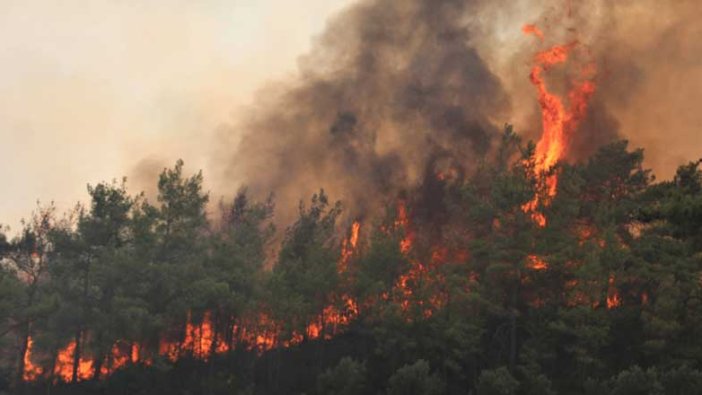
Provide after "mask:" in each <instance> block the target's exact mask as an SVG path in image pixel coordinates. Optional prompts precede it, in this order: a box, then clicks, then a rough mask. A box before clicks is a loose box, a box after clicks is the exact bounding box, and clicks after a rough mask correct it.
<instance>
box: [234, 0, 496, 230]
mask: <svg viewBox="0 0 702 395" xmlns="http://www.w3.org/2000/svg"><path fill="white" fill-rule="evenodd" d="M477 5H478V4H477V2H474V1H461V0H401V1H397V0H374V1H365V2H361V3H360V4H358V5H355V6H353V7H352V8H350V9H348V10H347V11H345V12H344V13H342V14H341V15H338V16H337V17H336V18H334V19H333V20H332V21H331V22H330V23H329V25H328V28H327V30H326V32H325V33H324V34H323V35H322V36H321V37H320V38H319V39H318V42H317V43H316V47H315V48H314V49H313V51H312V52H311V54H309V55H307V56H305V57H304V58H302V59H301V60H300V69H301V71H300V74H301V77H300V78H299V80H298V81H296V82H295V83H294V84H293V87H292V88H290V87H288V88H283V87H279V88H278V91H277V92H275V93H273V94H272V95H271V96H270V97H269V98H268V99H267V100H265V102H266V103H265V104H263V105H260V106H259V107H257V108H255V109H254V111H253V115H252V116H251V118H250V119H249V120H248V121H246V123H245V125H244V130H245V133H244V136H243V138H242V140H241V143H240V145H239V148H238V150H237V151H236V153H235V154H234V155H233V156H232V157H231V165H230V167H229V168H228V170H229V172H230V175H233V176H241V175H243V177H244V179H245V183H246V184H247V185H248V186H249V189H250V190H251V191H253V192H255V193H257V194H260V195H265V194H267V193H269V192H270V191H274V192H275V193H276V195H277V196H278V199H279V200H280V201H283V202H290V201H297V200H298V199H301V198H304V197H306V196H309V195H311V194H312V193H313V192H314V191H316V190H318V189H319V188H320V187H324V188H325V189H326V190H328V191H329V193H330V195H331V196H332V197H333V198H339V199H342V200H343V202H344V204H345V205H346V207H347V208H348V209H349V211H350V215H352V216H355V215H360V213H368V212H373V210H374V209H376V208H377V207H376V205H378V204H379V203H382V202H383V200H385V199H387V198H393V197H394V196H395V195H396V194H397V193H399V192H400V191H402V190H404V189H406V188H410V187H413V186H414V185H416V184H417V183H418V182H419V180H420V179H421V178H423V177H424V174H425V172H426V168H427V165H428V164H429V163H430V162H431V163H432V164H434V163H436V164H438V165H437V166H438V167H441V166H442V165H443V166H454V167H461V168H470V167H472V166H474V165H475V164H476V163H477V161H478V160H479V158H480V157H481V156H483V155H485V154H486V153H488V152H489V151H490V148H491V145H492V141H493V137H494V136H496V135H497V134H498V133H499V132H500V128H499V127H496V126H495V125H500V124H502V123H504V122H505V121H508V119H507V118H506V114H507V110H508V107H509V103H508V100H507V96H506V94H505V92H504V90H503V88H502V86H501V84H500V81H499V80H498V78H497V77H496V76H495V75H493V73H492V72H491V71H490V70H489V69H488V67H487V66H486V64H485V62H484V61H483V60H482V59H481V57H480V56H479V55H478V53H477V51H476V50H475V49H474V48H473V47H472V46H471V44H470V43H471V34H470V30H469V24H470V22H471V19H470V18H469V16H470V15H471V13H472V12H475V11H476V7H477ZM440 170H441V169H437V171H440ZM286 205H289V206H291V208H293V209H294V208H295V207H296V205H291V204H287V203H286ZM279 207H281V208H283V209H285V208H284V207H282V205H279ZM282 214H283V216H284V217H285V214H286V213H282Z"/></svg>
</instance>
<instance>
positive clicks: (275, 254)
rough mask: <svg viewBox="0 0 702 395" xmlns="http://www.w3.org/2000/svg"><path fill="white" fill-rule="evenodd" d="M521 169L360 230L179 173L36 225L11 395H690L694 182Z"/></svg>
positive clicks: (696, 257)
mask: <svg viewBox="0 0 702 395" xmlns="http://www.w3.org/2000/svg"><path fill="white" fill-rule="evenodd" d="M534 148H535V147H534V145H533V144H531V143H524V142H522V141H521V139H520V138H519V136H517V135H516V134H514V133H513V132H512V131H511V130H510V129H509V128H508V129H507V131H506V132H505V133H504V135H502V136H501V143H500V144H499V147H498V148H497V149H496V150H495V151H494V152H493V153H492V154H490V155H488V156H486V157H485V158H483V159H482V160H481V161H480V163H476V164H475V167H474V168H472V169H470V170H465V169H461V168H459V167H458V166H454V167H448V168H442V169H441V171H439V170H438V169H436V168H429V169H427V171H426V174H425V176H424V178H423V181H422V182H421V183H420V185H417V186H416V188H415V189H413V190H407V191H404V192H403V193H402V194H401V196H378V200H382V201H383V204H384V205H385V207H386V209H385V210H384V212H383V213H381V214H377V215H370V214H369V215H367V216H365V217H363V218H353V217H352V216H350V215H348V214H347V213H348V210H345V208H344V207H345V204H344V202H343V201H342V202H336V201H335V200H334V199H335V198H339V199H342V200H343V197H335V196H328V195H327V194H326V193H325V192H324V191H323V190H320V191H319V192H318V193H316V194H314V196H312V197H311V198H310V197H309V196H308V197H305V198H304V199H303V200H302V201H301V202H299V203H298V202H287V201H286V202H282V201H276V200H275V198H274V196H273V195H271V197H270V198H267V199H265V198H264V199H261V200H257V199H258V197H255V196H252V195H251V194H250V193H247V191H246V189H242V190H241V192H240V193H238V195H237V196H236V197H235V198H234V199H232V200H231V201H222V202H219V203H217V202H210V197H209V196H208V194H207V193H206V192H205V191H204V190H203V186H202V183H203V175H202V174H194V175H189V174H184V171H183V163H182V162H180V161H179V162H178V163H176V165H175V166H174V167H173V168H169V169H164V171H163V172H162V173H161V175H160V177H159V179H158V180H157V182H158V197H157V199H155V200H153V199H152V200H153V201H150V200H149V199H147V198H146V197H145V196H144V195H143V194H138V195H133V194H130V193H129V192H128V191H127V188H126V185H125V182H124V181H122V182H106V183H101V184H98V185H93V186H89V187H88V193H89V197H90V200H89V202H88V203H87V204H86V205H85V206H78V207H76V209H75V210H72V211H70V212H68V213H66V214H63V213H57V212H56V209H55V208H54V207H53V206H52V205H48V206H47V205H41V206H39V207H38V208H37V210H36V212H35V213H34V214H33V215H32V216H31V217H30V218H29V219H28V220H27V221H26V222H25V224H24V229H22V230H21V231H20V232H17V236H15V237H10V236H0V254H1V256H2V265H1V268H2V271H0V393H8V394H10V393H12V394H130V395H134V394H308V395H312V394H344V395H353V394H388V395H396V394H426V395H429V394H464V395H465V394H475V395H490V394H495V395H498V394H499V395H509V394H523V395H527V394H533V395H543V394H598V395H606V394H612V395H614V394H617V395H620V394H698V393H700V388H702V336H700V335H699V328H700V327H702V171H700V169H699V162H697V163H690V164H687V165H684V166H681V167H680V168H679V170H678V172H677V174H676V175H675V176H674V178H673V179H672V180H669V181H662V182H657V181H655V180H654V178H653V176H652V174H651V172H650V171H648V170H646V169H644V167H643V152H642V151H641V150H632V149H630V148H629V147H628V146H627V143H626V142H624V141H621V142H616V143H613V144H610V145H607V146H604V147H602V148H601V149H600V150H599V151H598V152H597V153H595V154H594V155H592V157H590V158H589V159H588V160H585V161H582V162H581V163H575V164H571V163H559V164H558V165H557V166H555V167H554V168H553V169H551V170H550V171H548V172H545V173H540V172H538V171H535V166H536V164H535V159H534ZM339 176H340V177H343V176H344V175H343V174H340V175H339ZM555 177H557V184H555V183H554V180H555ZM551 185H553V186H554V187H555V188H556V193H551V191H550V190H549V189H550V188H551ZM320 187H323V186H320ZM298 204H299V215H298V217H297V219H296V221H294V223H291V224H280V223H278V222H277V221H276V218H275V216H274V214H275V211H276V210H275V205H278V206H281V205H286V206H287V205H298ZM6 233H7V232H6Z"/></svg>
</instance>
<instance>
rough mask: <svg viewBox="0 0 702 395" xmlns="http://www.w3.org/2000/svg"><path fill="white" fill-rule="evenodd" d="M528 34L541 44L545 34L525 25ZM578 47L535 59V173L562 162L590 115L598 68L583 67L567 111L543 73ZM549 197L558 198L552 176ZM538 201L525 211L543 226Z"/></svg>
mask: <svg viewBox="0 0 702 395" xmlns="http://www.w3.org/2000/svg"><path fill="white" fill-rule="evenodd" d="M522 31H523V32H524V33H525V34H534V35H535V36H536V37H538V38H540V39H541V40H542V41H543V39H544V34H543V32H541V30H539V29H538V28H537V27H536V26H535V25H526V26H524V27H523V28H522ZM578 45H579V43H578V42H577V41H573V42H571V43H568V44H564V45H556V46H553V47H551V48H548V49H546V50H544V51H540V52H538V53H537V54H536V56H535V57H534V63H535V64H534V66H533V67H532V69H531V74H530V76H529V78H530V80H531V83H532V84H533V85H534V86H535V87H536V90H537V94H538V101H539V106H540V107H541V121H542V134H541V139H540V140H539V142H538V143H537V145H536V168H535V170H536V172H537V173H539V174H541V173H544V172H546V171H548V170H550V169H551V168H553V166H554V165H555V164H556V163H558V162H559V161H561V160H563V159H564V157H565V155H566V153H567V150H568V146H569V138H570V136H571V135H572V133H574V132H575V130H576V128H577V125H578V123H579V122H580V120H582V118H583V117H584V116H585V114H586V112H587V103H588V102H589V100H590V98H591V97H592V95H593V94H594V93H595V84H594V81H593V79H594V75H595V71H596V70H595V65H594V64H587V65H586V66H584V67H582V69H581V73H580V77H581V78H582V81H571V87H570V90H569V91H568V94H567V97H568V107H567V108H566V106H565V105H564V104H563V100H562V98H561V97H559V96H558V95H556V94H554V93H552V92H551V91H549V89H548V87H547V86H546V80H545V78H544V75H543V73H544V72H545V71H548V70H549V69H550V68H551V67H553V66H555V65H558V64H562V63H565V62H566V61H567V60H568V58H569V55H570V53H571V52H572V51H573V50H574V49H575V48H577V47H578ZM546 186H547V193H548V196H549V197H553V196H555V195H556V191H557V188H558V176H557V175H555V174H554V175H551V176H549V177H548V178H547V179H546ZM538 205H539V198H538V197H534V199H533V200H532V201H530V202H529V203H527V204H525V205H524V207H522V209H523V210H524V211H525V212H531V213H532V218H533V219H534V221H535V222H536V223H538V224H539V225H540V226H542V227H543V226H545V225H546V218H545V217H544V216H543V214H541V213H538V212H536V208H537V207H538Z"/></svg>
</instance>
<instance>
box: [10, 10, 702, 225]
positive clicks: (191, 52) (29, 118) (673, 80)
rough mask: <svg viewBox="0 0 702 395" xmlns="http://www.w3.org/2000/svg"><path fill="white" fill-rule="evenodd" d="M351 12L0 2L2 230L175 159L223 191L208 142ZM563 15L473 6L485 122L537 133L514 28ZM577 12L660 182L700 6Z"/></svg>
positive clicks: (606, 84) (684, 118)
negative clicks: (497, 99)
mask: <svg viewBox="0 0 702 395" xmlns="http://www.w3.org/2000/svg"><path fill="white" fill-rule="evenodd" d="M353 2H354V0H303V1H291V0H196V1H195V0H168V1H167V0H61V1H56V0H0V185H2V187H1V189H0V191H2V196H1V197H0V224H6V225H10V226H11V227H12V228H13V230H14V231H16V230H17V229H18V228H19V220H20V218H21V217H27V216H29V214H30V213H31V211H32V209H33V208H34V207H35V206H36V201H37V199H41V201H42V202H44V203H47V202H50V201H52V200H53V201H55V202H56V204H57V206H58V207H59V209H60V210H61V211H62V210H65V209H67V208H69V207H71V206H73V205H74V204H75V203H76V202H77V201H79V200H82V201H85V200H86V197H87V194H86V185H87V184H88V183H91V184H95V183H97V182H100V181H109V180H111V179H113V178H120V177H122V176H128V177H130V182H128V185H131V186H132V188H131V191H132V192H138V191H140V190H142V189H146V188H149V187H152V188H153V185H154V184H155V176H156V174H157V172H158V171H159V169H162V168H163V167H164V166H172V165H173V163H174V162H175V160H176V159H178V158H183V159H184V160H185V162H186V170H188V171H195V170H198V169H203V170H204V171H205V181H206V188H208V189H209V190H213V189H214V188H218V189H219V190H220V191H232V190H235V189H236V187H237V185H236V184H237V183H238V182H241V180H230V179H228V178H227V179H221V178H219V179H218V178H217V176H215V175H214V173H215V172H216V171H217V170H218V169H217V165H218V164H217V163H215V162H216V160H218V159H217V158H221V155H220V156H218V155H216V154H215V153H216V152H220V153H221V152H226V153H233V152H236V150H235V149H233V147H232V148H230V147H229V144H230V143H229V142H230V141H231V144H236V139H234V140H232V139H222V138H218V137H217V136H219V134H218V133H220V132H221V131H222V130H229V131H231V130H237V129H236V128H232V127H231V125H232V124H235V123H236V122H235V120H237V119H241V118H242V114H247V113H248V112H247V110H246V108H245V106H246V105H249V104H251V103H254V102H255V99H254V98H255V92H256V91H257V90H259V89H261V88H265V87H266V86H268V84H269V83H270V84H273V83H274V82H276V81H277V82H280V81H288V80H293V79H292V78H290V77H291V76H293V75H294V74H295V73H296V71H297V70H298V67H297V60H298V57H299V56H300V55H303V54H305V53H306V52H308V51H309V49H310V48H311V47H312V44H313V42H314V40H315V37H316V36H317V35H318V34H320V33H321V32H322V31H323V29H324V27H325V23H326V22H327V20H328V19H329V17H330V16H332V15H334V14H335V13H337V12H339V11H341V10H342V9H343V8H344V7H345V6H347V5H348V4H350V3H353ZM562 2H563V0H549V1H545V0H521V1H517V0H503V1H497V0H494V1H485V2H483V5H484V7H483V8H485V9H484V10H483V12H484V15H481V16H478V17H476V19H477V20H480V21H482V22H481V23H480V24H478V26H479V28H478V29H477V30H476V31H478V32H482V33H478V36H480V35H481V34H483V35H486V36H489V37H490V39H488V40H476V43H477V44H476V45H477V48H478V51H479V53H480V54H481V56H482V57H483V58H484V59H485V60H486V61H487V63H488V65H489V66H490V68H491V70H492V71H493V72H495V73H496V74H497V75H498V76H499V77H500V78H501V80H502V81H503V82H504V83H505V88H506V90H507V91H508V94H509V95H510V97H511V98H512V101H513V114H511V118H508V119H506V120H500V122H498V123H501V122H507V121H509V122H514V123H515V126H517V130H525V129H528V128H530V127H531V128H533V127H534V126H535V127H537V128H538V124H539V122H538V121H537V118H534V117H533V114H536V112H534V111H536V109H537V106H536V101H535V98H534V91H533V87H532V86H531V85H530V84H529V82H528V78H527V76H528V68H529V59H531V56H532V52H531V51H534V50H536V47H535V46H534V44H533V40H531V38H525V37H524V36H523V35H522V34H521V32H520V26H522V25H523V24H524V23H531V22H534V21H540V20H539V19H538V15H539V14H540V13H541V12H542V11H543V10H548V9H550V8H554V7H555V8H556V9H557V8H558V7H560V6H562ZM546 3H549V4H550V3H553V5H554V6H553V7H550V8H549V7H547V6H546V5H545V4H546ZM592 4H600V7H593V6H591V5H592ZM659 4H663V5H664V6H661V7H659V6H658V5H659ZM583 8H584V11H583V12H585V11H587V12H586V13H585V14H586V16H587V17H586V18H584V20H586V21H588V23H582V21H581V20H578V23H580V24H579V25H578V30H579V31H580V30H582V31H583V33H584V34H585V36H586V37H588V39H589V40H590V41H589V42H588V44H591V45H593V49H594V50H595V51H596V54H595V56H598V57H602V59H604V63H605V64H604V66H605V67H604V68H603V71H602V73H601V74H602V79H601V81H600V82H599V85H598V91H601V92H605V93H606V95H605V99H606V100H603V104H604V105H606V107H607V108H608V109H609V110H610V112H611V113H612V114H613V115H614V116H615V118H616V119H617V120H618V121H619V123H620V133H621V135H622V136H623V137H626V138H629V139H631V141H632V145H633V146H635V147H640V146H641V147H644V148H645V149H646V152H647V165H649V166H652V167H653V168H654V169H655V170H656V172H657V173H658V174H659V175H662V176H664V177H669V176H670V175H671V174H673V171H674V169H675V168H676V166H677V165H678V164H680V163H683V162H685V161H686V160H691V159H696V158H698V157H699V156H700V150H701V149H702V133H700V132H699V131H700V128H702V112H701V111H698V110H697V108H698V107H699V103H700V100H702V67H700V66H701V65H702V57H700V56H699V54H700V53H702V43H701V41H700V40H699V37H700V35H701V34H702V27H701V26H702V25H700V24H699V20H700V16H702V7H700V6H699V0H679V1H676V2H668V3H665V4H664V3H660V2H658V1H656V0H630V1H621V2H616V3H615V2H609V1H607V0H593V1H591V2H589V3H587V4H586V5H585V6H583ZM603 10H606V11H607V13H606V14H605V13H603V12H600V11H603ZM605 15H606V16H605ZM589 25H593V26H594V28H592V27H593V26H590V27H591V28H592V29H591V30H592V31H593V32H594V33H593V34H588V33H587V32H588V26H589ZM566 27H567V26H566ZM337 28H339V26H337ZM340 28H342V29H343V28H347V27H344V26H340ZM481 29H483V30H484V31H483V30H481ZM491 35H492V36H491ZM529 40H531V41H529ZM480 43H483V45H482V46H481V45H480ZM528 43H532V44H528ZM525 45H531V46H526V47H524V46H525ZM612 65H618V66H617V67H614V66H612ZM613 71H614V72H613ZM520 111H521V112H523V113H524V114H526V115H525V116H523V117H521V118H523V121H520V119H521V118H520V116H519V113H520ZM532 113H533V114H532ZM520 122H521V123H520ZM229 137H231V136H229ZM234 137H236V136H234ZM222 146H223V147H222ZM228 159H230V158H228ZM234 160H236V158H234ZM220 176H221V175H220ZM241 176H242V177H250V176H251V175H241ZM212 180H216V183H217V185H212V184H208V182H212ZM225 184H231V185H225ZM213 192H215V193H217V190H214V191H213ZM214 198H215V199H216V198H217V196H216V195H215V196H214ZM13 233H14V232H13Z"/></svg>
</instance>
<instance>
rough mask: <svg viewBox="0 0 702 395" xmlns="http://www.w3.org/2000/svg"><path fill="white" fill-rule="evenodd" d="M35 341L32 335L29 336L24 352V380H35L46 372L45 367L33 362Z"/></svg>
mask: <svg viewBox="0 0 702 395" xmlns="http://www.w3.org/2000/svg"><path fill="white" fill-rule="evenodd" d="M33 343H34V341H33V340H32V337H31V336H28V337H27V350H26V351H25V353H24V372H22V380H24V381H34V380H36V379H37V378H38V377H39V376H41V375H42V373H44V369H42V368H41V366H37V365H34V364H33V363H32V359H31V355H32V344H33Z"/></svg>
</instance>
